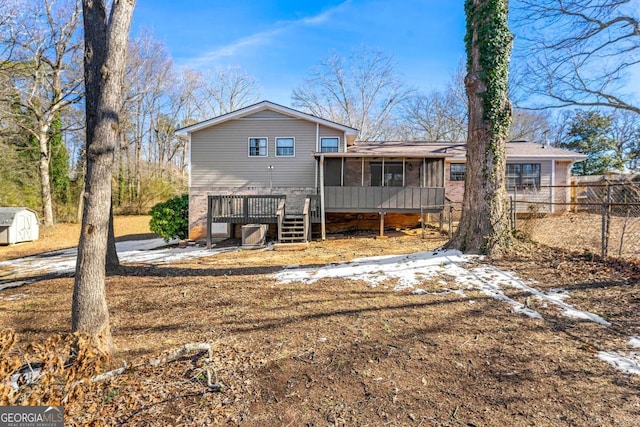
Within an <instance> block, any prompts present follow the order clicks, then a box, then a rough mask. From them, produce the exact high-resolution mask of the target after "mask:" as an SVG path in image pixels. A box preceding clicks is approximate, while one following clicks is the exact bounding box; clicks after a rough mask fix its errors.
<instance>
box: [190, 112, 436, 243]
mask: <svg viewBox="0 0 640 427" xmlns="http://www.w3.org/2000/svg"><path fill="white" fill-rule="evenodd" d="M177 133H178V134H181V135H187V136H188V137H189V142H190V168H191V169H190V180H189V238H191V239H202V238H205V237H206V238H208V239H209V238H210V237H211V235H212V234H218V235H224V234H227V235H228V234H233V232H234V227H237V226H238V225H242V224H248V223H263V224H264V223H271V224H275V225H276V229H277V232H278V237H279V240H281V241H295V240H306V239H307V238H308V236H309V235H310V230H311V227H312V225H313V224H318V225H317V226H316V227H317V228H318V229H319V231H320V232H321V233H322V235H323V236H324V233H325V224H326V218H327V215H331V214H340V213H353V214H365V213H369V214H376V215H379V216H380V217H381V218H383V217H384V215H385V214H387V213H394V212H397V213H418V212H420V210H421V209H422V210H428V211H437V210H439V209H442V206H443V204H444V159H445V158H446V157H447V156H448V155H447V154H446V153H431V152H426V151H425V150H421V149H420V147H419V146H415V147H413V148H410V147H403V148H402V149H401V150H381V151H378V152H376V151H375V150H374V151H371V150H364V151H361V152H358V151H357V150H351V149H350V148H349V147H355V145H354V141H355V138H356V135H357V130H356V129H353V128H351V127H348V126H344V125H341V124H338V123H335V122H332V121H329V120H325V119H322V118H319V117H315V116H312V115H309V114H306V113H303V112H300V111H297V110H294V109H291V108H287V107H284V106H282V105H278V104H274V103H272V102H269V101H262V102H259V103H257V104H254V105H251V106H248V107H245V108H242V109H240V110H237V111H234V112H231V113H229V114H225V115H222V116H219V117H215V118H213V119H211V120H207V121H204V122H200V123H196V124H194V125H191V126H188V127H185V128H182V129H180V130H178V132H177Z"/></svg>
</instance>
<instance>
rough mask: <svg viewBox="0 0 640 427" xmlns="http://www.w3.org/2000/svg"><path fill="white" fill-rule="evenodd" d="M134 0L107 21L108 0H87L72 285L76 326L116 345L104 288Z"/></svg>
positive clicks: (117, 4)
mask: <svg viewBox="0 0 640 427" xmlns="http://www.w3.org/2000/svg"><path fill="white" fill-rule="evenodd" d="M134 6H135V0H114V2H113V4H112V6H111V13H110V15H109V19H108V21H107V13H106V6H105V3H104V0H83V2H82V9H83V16H84V34H85V71H84V73H85V89H86V120H87V128H86V133H87V175H86V179H85V193H86V201H85V208H84V214H83V217H82V232H81V234H80V242H79V245H78V262H77V263H76V275H75V283H74V289H73V303H72V330H73V331H80V332H84V333H87V334H88V335H90V336H92V337H93V338H94V339H95V340H96V345H97V346H98V347H100V348H101V349H103V350H104V351H107V352H110V351H111V350H112V349H113V342H112V339H111V330H110V327H109V310H108V307H107V300H106V293H105V261H106V256H107V241H108V234H109V218H110V214H109V213H110V209H111V173H112V169H113V161H114V156H113V153H114V150H115V149H116V147H117V142H118V139H117V138H118V126H119V121H118V112H119V106H120V98H121V91H122V75H123V73H124V67H125V61H126V49H127V40H128V35H129V27H130V24H131V16H132V14H133V8H134Z"/></svg>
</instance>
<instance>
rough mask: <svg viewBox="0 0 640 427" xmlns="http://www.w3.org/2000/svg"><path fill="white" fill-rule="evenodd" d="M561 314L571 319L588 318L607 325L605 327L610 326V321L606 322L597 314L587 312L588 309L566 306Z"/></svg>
mask: <svg viewBox="0 0 640 427" xmlns="http://www.w3.org/2000/svg"><path fill="white" fill-rule="evenodd" d="M562 314H564V315H565V316H567V317H571V318H573V319H584V320H590V321H592V322H595V323H599V324H601V325H603V326H607V327H608V326H611V323H609V322H607V321H606V320H604V319H603V318H602V317H600V316H598V315H597V314H594V313H589V312H588V311H582V310H576V309H575V308H573V307H569V308H567V309H566V310H565V311H564V312H563V313H562Z"/></svg>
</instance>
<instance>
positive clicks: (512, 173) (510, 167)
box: [506, 163, 541, 190]
mask: <svg viewBox="0 0 640 427" xmlns="http://www.w3.org/2000/svg"><path fill="white" fill-rule="evenodd" d="M540 169H541V168H540V163H507V172H506V179H507V190H513V189H515V188H532V187H536V188H537V187H540Z"/></svg>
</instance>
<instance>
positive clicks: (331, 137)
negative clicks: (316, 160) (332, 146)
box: [320, 136, 341, 153]
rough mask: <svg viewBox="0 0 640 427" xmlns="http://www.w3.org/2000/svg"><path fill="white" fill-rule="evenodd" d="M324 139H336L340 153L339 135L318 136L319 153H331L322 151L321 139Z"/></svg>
mask: <svg viewBox="0 0 640 427" xmlns="http://www.w3.org/2000/svg"><path fill="white" fill-rule="evenodd" d="M324 139H337V140H338V151H337V152H338V153H341V151H340V137H339V136H323V137H322V138H320V152H321V153H323V152H324V153H332V152H333V151H322V140H324Z"/></svg>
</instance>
